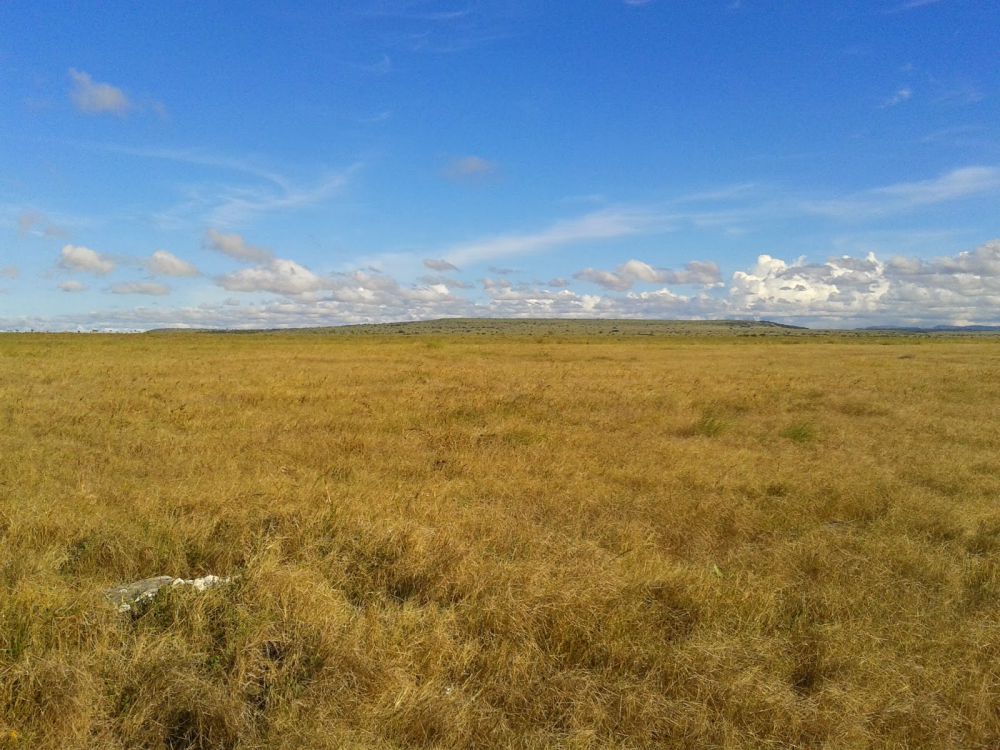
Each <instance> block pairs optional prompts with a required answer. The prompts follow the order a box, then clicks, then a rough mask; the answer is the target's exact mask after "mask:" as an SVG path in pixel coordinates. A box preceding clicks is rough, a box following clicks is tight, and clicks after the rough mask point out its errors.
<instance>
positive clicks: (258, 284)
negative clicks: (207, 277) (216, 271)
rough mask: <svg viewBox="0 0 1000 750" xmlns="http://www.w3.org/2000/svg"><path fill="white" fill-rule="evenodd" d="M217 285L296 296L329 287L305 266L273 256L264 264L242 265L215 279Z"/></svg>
mask: <svg viewBox="0 0 1000 750" xmlns="http://www.w3.org/2000/svg"><path fill="white" fill-rule="evenodd" d="M218 283H219V285H220V286H221V287H223V288H224V289H228V290H229V291H231V292H271V293H273V294H285V295H298V294H306V293H309V292H317V291H319V290H320V289H324V288H326V287H327V286H329V282H328V281H326V280H324V279H322V278H320V277H319V276H317V275H316V274H314V273H313V272H312V271H310V270H309V269H308V268H306V267H305V266H300V265H299V264H298V263H296V262H295V261H294V260H287V259H285V258H274V259H273V260H271V261H270V262H268V263H267V264H265V265H261V266H256V267H254V268H244V269H243V270H241V271H236V272H235V273H231V274H228V275H226V276H223V277H221V278H220V279H219V282H218Z"/></svg>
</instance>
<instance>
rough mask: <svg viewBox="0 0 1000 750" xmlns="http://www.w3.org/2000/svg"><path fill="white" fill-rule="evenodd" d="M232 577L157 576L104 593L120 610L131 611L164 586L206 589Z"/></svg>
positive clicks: (227, 581) (197, 589) (226, 581)
mask: <svg viewBox="0 0 1000 750" xmlns="http://www.w3.org/2000/svg"><path fill="white" fill-rule="evenodd" d="M229 581H230V578H228V577H226V578H222V577H220V576H213V575H208V576H202V577H201V578H174V577H173V576H155V577H153V578H143V579H142V580H141V581H132V583H125V584H122V585H121V586H116V587H115V588H113V589H108V590H107V591H105V592H104V595H105V596H106V597H107V598H108V600H109V601H110V602H111V603H112V604H114V605H115V608H116V609H117V610H118V611H119V612H130V611H131V610H132V608H133V607H134V606H136V605H137V604H141V603H142V602H145V601H149V600H150V599H152V598H153V597H155V596H156V594H157V592H159V590H160V589H162V588H163V587H164V586H190V587H192V588H193V589H194V590H195V591H204V590H205V589H210V588H212V587H213V586H218V585H219V584H220V583H229Z"/></svg>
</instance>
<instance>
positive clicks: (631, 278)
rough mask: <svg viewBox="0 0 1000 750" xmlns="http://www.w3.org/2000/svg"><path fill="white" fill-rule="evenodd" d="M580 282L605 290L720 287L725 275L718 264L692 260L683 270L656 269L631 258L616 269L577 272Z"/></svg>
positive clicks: (588, 269)
mask: <svg viewBox="0 0 1000 750" xmlns="http://www.w3.org/2000/svg"><path fill="white" fill-rule="evenodd" d="M574 278H576V279H579V280H580V281H588V282H590V283H592V284H597V285H598V286H602V287H604V288H605V289H610V290H612V291H616V292H624V291H627V290H628V289H631V288H632V287H633V286H634V285H635V284H637V283H642V284H669V285H681V284H694V285H698V286H720V285H721V283H722V276H721V274H720V272H719V267H718V266H717V265H716V264H715V263H711V262H704V261H697V260H695V261H691V262H690V263H688V264H687V265H686V266H685V267H684V270H683V271H673V270H670V269H668V268H653V267H652V266H651V265H649V264H648V263H644V262H643V261H641V260H634V259H633V260H630V261H627V262H626V263H623V264H622V265H620V266H619V267H618V270H616V271H599V270H596V269H593V268H585V269H584V270H582V271H580V272H578V273H576V274H574Z"/></svg>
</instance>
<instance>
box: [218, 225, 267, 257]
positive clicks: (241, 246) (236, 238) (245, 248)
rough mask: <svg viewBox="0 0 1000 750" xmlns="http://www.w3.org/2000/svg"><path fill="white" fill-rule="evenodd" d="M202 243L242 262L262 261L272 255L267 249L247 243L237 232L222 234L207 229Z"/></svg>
mask: <svg viewBox="0 0 1000 750" xmlns="http://www.w3.org/2000/svg"><path fill="white" fill-rule="evenodd" d="M203 244H204V246H205V247H207V248H208V249H210V250H215V251H217V252H220V253H222V254H223V255H228V256H229V257H230V258H233V259H235V260H238V261H241V262H243V263H264V262H267V261H270V260H271V259H272V258H273V257H274V256H272V255H271V252H270V251H269V250H265V249H264V248H262V247H255V246H254V245H249V244H247V242H246V240H244V239H243V237H241V236H240V235H238V234H223V233H222V232H217V231H215V230H214V229H209V230H208V231H207V232H206V233H205V239H204V242H203Z"/></svg>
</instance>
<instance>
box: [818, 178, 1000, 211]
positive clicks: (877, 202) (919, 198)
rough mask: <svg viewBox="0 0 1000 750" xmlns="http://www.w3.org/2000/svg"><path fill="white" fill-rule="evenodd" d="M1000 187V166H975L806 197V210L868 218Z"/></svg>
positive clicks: (974, 194)
mask: <svg viewBox="0 0 1000 750" xmlns="http://www.w3.org/2000/svg"><path fill="white" fill-rule="evenodd" d="M997 191H1000V169H998V168H996V167H986V166H974V167H963V168H961V169H953V170H952V171H950V172H946V173H945V174H943V175H940V176H939V177H934V178H932V179H929V180H918V181H915V182H899V183H896V184H894V185H887V186H885V187H880V188H873V189H871V190H866V191H863V192H861V193H856V194H854V195H853V196H849V197H847V198H841V199H833V200H821V201H805V202H803V203H801V204H800V207H801V209H802V210H803V211H805V212H806V213H812V214H820V215H824V216H830V217H833V218H838V219H867V218H873V217H878V216H884V215H888V214H893V213H902V212H906V211H913V210H915V209H918V208H922V207H925V206H932V205H935V204H939V203H947V202H950V201H956V200H961V199H964V198H973V197H976V196H981V195H986V194H989V193H994V192H997Z"/></svg>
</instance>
